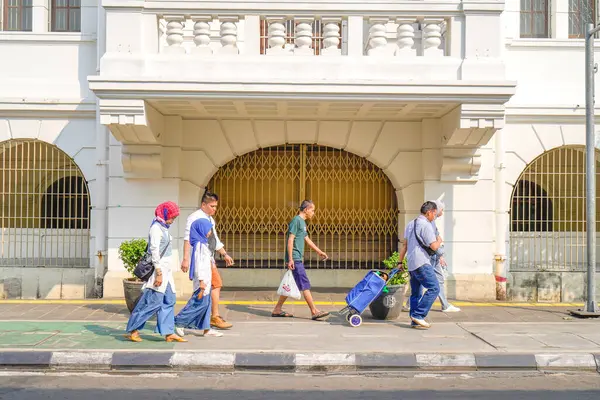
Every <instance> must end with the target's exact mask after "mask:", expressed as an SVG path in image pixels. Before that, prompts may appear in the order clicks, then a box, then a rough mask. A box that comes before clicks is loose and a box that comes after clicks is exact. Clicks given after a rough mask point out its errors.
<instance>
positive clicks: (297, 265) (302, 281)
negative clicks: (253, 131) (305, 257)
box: [292, 260, 310, 292]
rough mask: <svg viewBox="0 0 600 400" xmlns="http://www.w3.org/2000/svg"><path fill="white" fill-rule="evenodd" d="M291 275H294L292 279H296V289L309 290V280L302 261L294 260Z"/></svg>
mask: <svg viewBox="0 0 600 400" xmlns="http://www.w3.org/2000/svg"><path fill="white" fill-rule="evenodd" d="M292 275H294V280H295V281H296V286H298V290H300V291H301V292H302V291H304V290H310V281H309V280H308V276H307V275H306V269H305V268H304V263H303V262H302V261H296V260H294V269H293V270H292Z"/></svg>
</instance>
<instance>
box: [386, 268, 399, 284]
mask: <svg viewBox="0 0 600 400" xmlns="http://www.w3.org/2000/svg"><path fill="white" fill-rule="evenodd" d="M398 272H400V268H394V269H392V270H390V272H389V273H388V279H387V281H388V282H389V281H390V280H391V279H392V278H393V277H394V275H396V274H397V273H398Z"/></svg>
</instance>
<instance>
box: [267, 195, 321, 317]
mask: <svg viewBox="0 0 600 400" xmlns="http://www.w3.org/2000/svg"><path fill="white" fill-rule="evenodd" d="M314 215H315V205H314V203H313V202H312V201H311V200H304V201H303V202H302V204H301V205H300V211H299V212H298V215H296V216H295V217H294V218H293V219H292V221H291V222H290V225H289V227H288V232H287V241H286V249H285V262H286V264H287V267H288V268H289V269H290V270H292V274H293V275H294V281H295V282H296V285H297V286H298V289H299V290H300V291H301V292H302V294H303V295H304V300H305V301H306V304H308V308H310V312H311V314H312V319H313V320H319V319H322V318H325V317H327V316H328V315H329V313H328V312H323V311H319V310H318V309H317V308H316V307H315V303H314V301H313V298H312V294H311V293H310V281H309V280H308V276H307V275H306V269H305V268H304V243H305V242H306V243H307V244H308V247H310V248H311V249H313V250H314V251H316V252H317V254H319V256H320V257H321V260H326V259H327V254H325V252H323V251H321V249H319V248H318V247H317V245H316V244H314V243H313V241H312V240H310V238H309V237H308V233H307V232H306V220H307V219H311V218H312V217H313V216H314ZM290 254H291V255H292V256H291V258H290ZM286 300H287V297H286V296H280V297H279V301H278V302H277V305H276V306H275V308H274V309H273V313H272V314H271V316H272V317H293V315H292V314H289V313H287V312H285V311H283V310H282V307H283V303H285V301H286Z"/></svg>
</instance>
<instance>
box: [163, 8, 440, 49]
mask: <svg viewBox="0 0 600 400" xmlns="http://www.w3.org/2000/svg"><path fill="white" fill-rule="evenodd" d="M349 20H350V17H349V16H335V15H333V16H319V17H317V16H307V15H302V16H297V17H290V16H284V15H261V16H256V15H252V16H245V15H196V14H189V15H185V14H179V15H168V14H165V15H160V16H159V18H158V23H159V32H160V34H161V40H160V43H159V52H160V53H171V54H177V53H179V54H186V53H188V54H196V55H202V56H218V55H259V54H261V55H267V56H291V55H299V56H315V55H318V56H346V55H348V54H349V52H348V48H349V47H352V48H361V49H363V50H364V51H363V54H362V55H364V56H373V57H377V56H385V57H404V58H407V57H435V56H448V55H450V54H449V52H448V50H447V49H449V45H448V43H447V35H446V33H447V32H448V26H449V24H448V19H447V18H444V17H419V18H417V17H409V16H402V15H398V16H386V17H382V16H370V17H367V16H364V17H359V19H358V20H357V17H354V19H353V20H352V24H351V23H349V22H350V21H349ZM357 41H358V42H359V43H356V42H357Z"/></svg>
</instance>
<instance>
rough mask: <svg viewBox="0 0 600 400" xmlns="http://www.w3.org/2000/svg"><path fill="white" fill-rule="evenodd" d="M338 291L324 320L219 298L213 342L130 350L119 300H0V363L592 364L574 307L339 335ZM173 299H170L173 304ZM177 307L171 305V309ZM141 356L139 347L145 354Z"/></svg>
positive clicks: (599, 332) (298, 306)
mask: <svg viewBox="0 0 600 400" xmlns="http://www.w3.org/2000/svg"><path fill="white" fill-rule="evenodd" d="M344 296H345V294H342V293H339V294H335V293H316V294H315V298H317V299H319V300H320V302H319V304H320V305H319V308H320V309H322V310H326V311H330V312H332V316H331V317H330V318H329V320H327V321H322V322H315V321H311V320H310V318H309V312H308V308H307V307H306V305H304V303H302V302H293V303H292V302H291V303H292V304H290V305H288V306H287V307H285V310H286V311H288V312H291V313H294V314H295V316H296V318H293V319H284V318H271V317H270V314H271V309H272V307H273V303H274V300H275V299H274V297H275V296H274V294H273V293H272V292H224V293H223V304H222V305H221V315H222V316H223V317H224V318H225V319H226V320H228V321H230V322H232V323H233V324H234V327H233V329H231V330H230V331H227V332H225V336H224V337H222V338H203V337H198V336H195V335H193V334H188V335H187V336H186V338H187V339H188V340H189V342H188V343H177V344H173V343H166V342H164V340H163V339H162V338H161V337H160V336H158V335H155V334H153V329H154V326H155V324H154V322H150V323H148V325H147V327H146V329H145V330H144V331H143V332H142V337H143V339H144V341H143V342H142V343H131V342H128V341H126V340H125V339H124V337H123V333H124V328H125V325H126V323H127V318H128V316H129V312H128V311H127V308H126V307H125V305H124V302H122V301H114V300H113V301H102V300H100V301H93V300H91V301H85V302H77V301H31V302H27V301H26V302H18V301H0V367H3V368H13V367H19V368H58V367H66V368H79V369H81V368H84V369H91V370H93V369H121V368H127V369H137V370H144V369H147V368H152V369H156V368H167V369H172V368H183V369H209V370H214V369H217V370H227V371H230V370H239V369H248V368H251V369H259V370H261V369H262V370H264V369H269V370H272V369H276V370H282V371H284V370H293V371H299V370H310V371H317V370H318V371H330V370H335V371H337V370H344V371H348V370H350V371H355V370H357V369H359V370H361V369H367V370H371V369H377V370H380V369H384V370H394V369H396V370H397V369H412V368H417V369H420V370H431V369H433V370H439V369H446V370H457V369H458V370H463V369H488V368H504V369H546V368H559V369H583V370H596V369H597V368H598V366H600V320H595V319H589V320H579V319H575V318H573V317H571V316H570V315H569V313H568V310H569V309H576V308H579V307H581V305H579V304H577V305H560V306H558V305H544V304H516V303H515V304H506V303H502V304H501V305H499V304H500V303H467V302H454V304H456V305H458V306H460V307H461V308H462V309H463V311H462V312H460V313H453V314H445V313H442V312H441V311H439V304H436V305H434V309H433V311H432V312H431V313H430V318H429V319H430V320H431V322H432V328H431V329H429V330H426V331H424V330H416V329H411V328H410V324H409V320H408V314H407V313H403V314H402V315H401V316H400V318H399V319H398V320H397V321H376V320H372V319H371V318H370V315H369V313H368V310H367V311H366V312H365V314H363V317H364V322H363V324H362V325H361V326H360V327H358V328H351V327H350V326H349V325H348V324H347V323H346V321H345V320H344V319H343V318H342V317H340V316H339V315H337V313H336V312H337V311H338V310H340V309H341V308H342V307H343V306H344V303H343V298H344ZM179 303H181V304H179ZM183 303H184V302H178V305H177V310H179V309H180V308H182V307H183ZM148 350H151V351H150V352H148Z"/></svg>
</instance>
